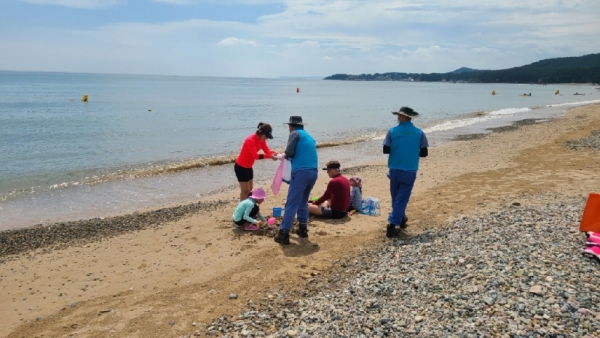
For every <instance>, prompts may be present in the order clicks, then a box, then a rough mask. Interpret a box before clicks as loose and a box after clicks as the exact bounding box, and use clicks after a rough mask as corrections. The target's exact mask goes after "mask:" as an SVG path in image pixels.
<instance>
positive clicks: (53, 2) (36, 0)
mask: <svg viewBox="0 0 600 338" xmlns="http://www.w3.org/2000/svg"><path fill="white" fill-rule="evenodd" d="M23 1H25V2H28V3H32V4H36V5H50V6H63V7H70V8H86V9H98V8H105V7H110V6H114V5H116V4H118V3H119V0H23Z"/></svg>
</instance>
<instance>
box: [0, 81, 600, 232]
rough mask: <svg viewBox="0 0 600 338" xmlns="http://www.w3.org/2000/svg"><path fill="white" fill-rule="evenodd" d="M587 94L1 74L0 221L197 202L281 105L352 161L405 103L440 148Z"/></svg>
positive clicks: (284, 113) (277, 130) (278, 145)
mask: <svg viewBox="0 0 600 338" xmlns="http://www.w3.org/2000/svg"><path fill="white" fill-rule="evenodd" d="M556 90H559V91H560V94H559V95H555V91H556ZM492 91H495V92H496V95H492ZM524 93H526V94H529V93H531V96H520V95H522V94H524ZM575 93H579V94H585V95H573V94H575ZM84 94H87V95H88V98H89V99H88V101H87V102H83V101H81V97H82V96H83V95H84ZM597 102H600V94H599V92H598V90H596V89H595V88H594V87H593V86H585V85H576V86H575V85H548V86H542V85H511V84H465V83H441V82H438V83H425V82H364V81H324V80H308V79H254V78H214V77H175V76H141V75H105V74H74V73H38V72H0V230H5V229H10V228H17V227H25V226H31V225H34V224H39V223H45V224H47V223H52V222H57V221H68V220H76V219H82V218H91V217H103V216H111V215H116V214H122V213H129V212H133V211H136V210H142V209H145V208H157V207H161V206H166V205H172V204H178V203H187V202H193V201H197V200H198V199H200V198H202V197H204V196H207V195H210V194H211V193H214V192H217V191H221V190H223V189H225V188H231V187H235V186H237V182H236V178H235V175H234V173H233V168H232V167H233V164H232V161H233V160H234V159H235V156H236V155H237V152H238V151H239V148H240V146H241V144H242V142H243V140H244V139H245V137H247V136H248V135H250V134H252V133H253V132H254V131H255V130H256V126H257V124H258V123H259V122H266V123H270V124H271V125H272V126H273V135H274V139H273V140H270V141H269V146H270V147H271V148H275V149H279V150H281V149H283V147H284V146H285V143H286V141H287V136H288V130H287V126H286V125H284V123H285V122H287V121H288V118H289V116H291V115H300V116H302V118H303V119H304V122H305V123H307V126H306V129H307V130H308V131H309V132H310V133H311V134H312V135H313V136H314V138H315V139H316V140H317V141H318V143H319V144H320V146H321V147H322V148H321V151H320V155H321V156H320V161H321V162H326V161H328V160H330V159H333V158H335V159H338V160H340V161H342V163H343V164H344V165H351V164H353V163H359V162H363V161H367V160H372V159H377V158H383V155H382V154H381V149H380V145H381V138H382V136H383V135H384V134H385V132H386V131H387V130H388V129H389V127H391V126H393V125H394V124H395V116H394V115H392V114H391V111H392V110H396V111H397V110H398V109H399V108H400V107H401V106H410V107H412V108H414V109H415V110H416V111H418V112H419V113H420V114H421V115H420V117H419V118H418V119H416V120H415V124H416V125H418V126H420V127H422V128H423V129H424V130H425V131H426V132H427V134H428V136H429V138H430V141H431V142H430V143H431V145H432V146H436V145H440V144H443V143H444V142H448V141H449V140H451V139H452V138H453V137H454V136H456V135H458V134H464V133H475V132H485V130H486V128H488V127H490V126H499V125H506V124H510V123H511V122H513V121H516V120H520V119H525V118H537V119H543V118H550V117H553V116H556V115H558V114H560V113H562V112H564V111H565V110H566V109H568V108H571V107H575V106H578V105H583V104H590V103H597ZM340 144H341V145H342V146H335V145H340ZM332 146H335V147H332ZM276 166H277V164H276V163H273V162H271V161H259V162H258V163H257V165H256V166H255V176H256V180H257V181H258V182H261V180H262V182H267V181H268V180H269V179H270V178H271V177H272V176H273V174H274V172H275V169H276Z"/></svg>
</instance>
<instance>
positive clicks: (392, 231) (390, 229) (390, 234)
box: [385, 224, 400, 238]
mask: <svg viewBox="0 0 600 338" xmlns="http://www.w3.org/2000/svg"><path fill="white" fill-rule="evenodd" d="M399 233H400V231H399V230H398V229H396V226H395V225H393V224H388V226H387V232H386V233H385V235H386V236H387V238H394V237H396V236H398V234H399Z"/></svg>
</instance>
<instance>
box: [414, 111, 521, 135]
mask: <svg viewBox="0 0 600 338" xmlns="http://www.w3.org/2000/svg"><path fill="white" fill-rule="evenodd" d="M530 110H531V108H505V109H500V110H493V111H491V112H489V113H487V114H486V115H484V116H480V117H472V118H466V119H459V120H450V121H445V122H442V123H440V124H436V125H434V126H431V127H429V128H426V129H423V131H425V132H426V133H430V132H434V131H443V130H452V129H456V128H461V127H466V126H470V125H473V124H476V123H479V122H485V121H489V120H494V119H499V118H502V117H506V116H510V115H515V114H519V113H525V112H528V111H530Z"/></svg>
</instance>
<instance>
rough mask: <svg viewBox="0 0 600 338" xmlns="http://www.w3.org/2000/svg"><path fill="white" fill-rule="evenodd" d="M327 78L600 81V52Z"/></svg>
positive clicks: (493, 81)
mask: <svg viewBox="0 0 600 338" xmlns="http://www.w3.org/2000/svg"><path fill="white" fill-rule="evenodd" d="M324 80H345V81H409V82H412V81H427V82H467V83H537V84H550V83H594V84H600V53H597V54H588V55H584V56H578V57H564V58H554V59H546V60H541V61H537V62H534V63H532V64H529V65H525V66H521V67H514V68H508V69H501V70H479V69H472V68H467V67H462V68H459V69H457V70H454V71H452V72H448V73H429V74H425V73H399V72H390V73H375V74H360V75H350V74H335V75H331V76H328V77H326V78H325V79H324Z"/></svg>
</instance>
